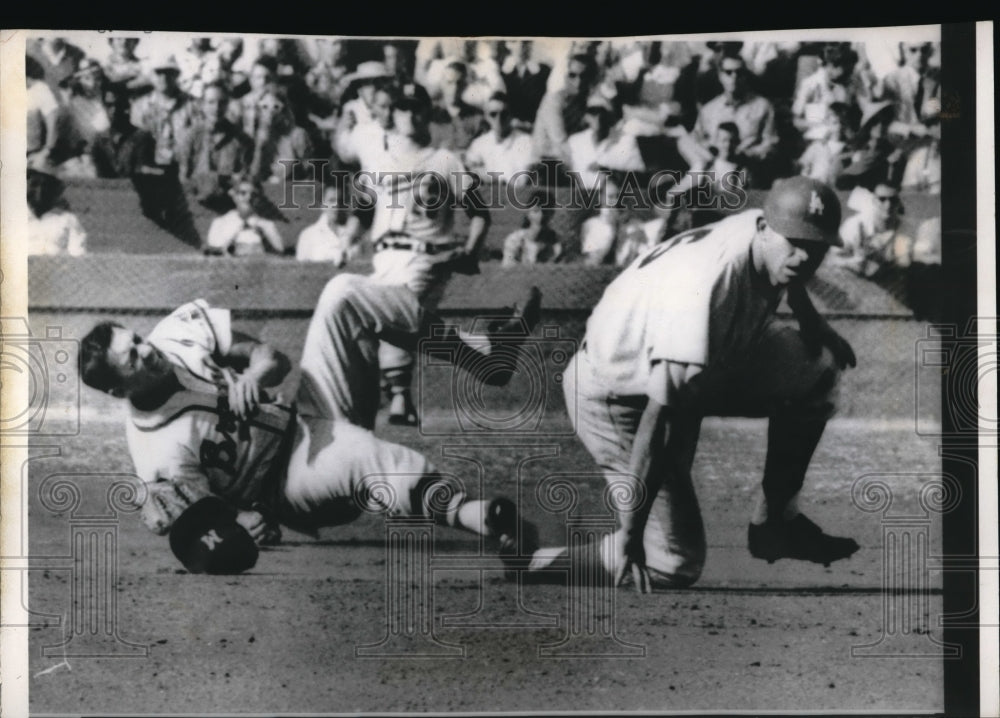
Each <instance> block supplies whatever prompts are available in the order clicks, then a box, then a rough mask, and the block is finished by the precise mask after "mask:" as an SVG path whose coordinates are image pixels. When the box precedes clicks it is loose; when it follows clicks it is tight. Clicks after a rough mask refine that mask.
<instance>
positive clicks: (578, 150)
mask: <svg viewBox="0 0 1000 718" xmlns="http://www.w3.org/2000/svg"><path fill="white" fill-rule="evenodd" d="M584 122H585V123H586V124H587V129H585V130H582V131H581V132H577V133H575V134H572V135H570V136H569V139H567V140H566V146H567V148H568V150H569V168H570V170H572V171H573V172H577V173H579V181H580V183H581V184H582V185H583V186H584V187H586V188H593V187H595V186H596V184H597V182H598V181H599V180H600V175H601V172H602V170H609V169H610V170H620V171H623V172H630V171H631V172H641V171H643V170H644V169H645V167H646V166H645V163H644V162H643V161H642V154H641V153H640V152H639V146H638V144H637V143H636V139H635V136H634V135H631V134H626V133H624V132H621V131H619V130H617V129H616V128H615V127H614V115H613V113H612V110H611V103H610V102H609V101H608V100H606V99H605V98H603V97H601V96H599V95H594V96H593V97H591V99H590V100H588V102H587V108H586V113H585V115H584Z"/></svg>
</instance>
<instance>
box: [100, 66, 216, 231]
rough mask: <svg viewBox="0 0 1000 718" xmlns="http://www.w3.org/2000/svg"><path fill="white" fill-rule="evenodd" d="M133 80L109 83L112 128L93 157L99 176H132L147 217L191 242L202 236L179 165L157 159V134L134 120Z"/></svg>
mask: <svg viewBox="0 0 1000 718" xmlns="http://www.w3.org/2000/svg"><path fill="white" fill-rule="evenodd" d="M129 85H130V83H129V82H118V83H108V84H107V85H106V86H105V87H104V89H103V91H102V93H101V96H102V99H103V102H104V108H105V111H106V112H107V113H108V121H109V123H110V126H109V127H108V129H107V130H106V131H105V132H101V133H99V134H98V135H97V136H95V137H94V142H93V145H92V146H91V149H90V160H91V163H92V164H93V167H94V171H95V173H96V174H97V176H98V177H102V178H116V177H121V178H125V177H127V178H129V179H131V180H132V186H133V187H134V188H135V191H136V194H137V195H138V197H139V206H140V207H141V208H142V213H143V215H144V216H146V217H148V218H149V219H151V220H152V221H154V222H156V223H157V224H158V225H160V226H161V227H163V228H164V229H166V230H167V231H168V232H170V233H171V234H173V235H174V236H176V237H178V238H180V239H181V240H183V241H184V242H186V243H187V244H190V245H192V246H198V245H200V244H201V238H200V237H199V236H198V230H197V228H196V227H195V226H194V219H193V218H192V217H191V213H190V211H189V210H188V206H187V199H186V198H185V196H184V191H183V188H182V187H181V185H180V181H179V178H178V174H177V171H176V168H169V167H166V168H165V167H163V166H160V165H159V164H157V162H156V138H155V137H153V135H152V133H150V132H149V131H148V130H144V129H142V128H139V127H136V126H135V125H133V124H132V119H131V110H132V107H131V105H130V96H131V93H130V90H129Z"/></svg>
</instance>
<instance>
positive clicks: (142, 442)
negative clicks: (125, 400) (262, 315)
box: [126, 299, 291, 508]
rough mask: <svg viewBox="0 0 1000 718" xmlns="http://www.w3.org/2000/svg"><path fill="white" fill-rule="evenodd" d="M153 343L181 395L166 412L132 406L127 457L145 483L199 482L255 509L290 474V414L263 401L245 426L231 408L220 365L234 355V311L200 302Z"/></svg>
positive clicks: (153, 335)
mask: <svg viewBox="0 0 1000 718" xmlns="http://www.w3.org/2000/svg"><path fill="white" fill-rule="evenodd" d="M147 341H148V342H149V343H150V344H152V345H153V346H154V347H156V348H157V349H159V350H160V351H161V352H163V353H164V355H165V356H166V357H167V358H168V359H169V360H170V362H171V363H172V364H173V365H174V367H175V369H174V373H175V375H176V376H177V379H178V380H179V381H180V383H181V386H182V388H181V389H180V390H178V391H177V392H175V393H174V394H173V395H172V396H171V397H170V398H169V399H168V400H167V401H166V402H165V403H164V404H163V405H162V406H160V407H158V408H157V409H154V410H152V411H141V410H139V409H136V408H135V407H134V406H131V405H130V406H129V417H128V421H127V423H126V436H127V438H128V445H129V452H130V453H131V455H132V461H133V463H134V464H135V470H136V474H137V475H138V476H139V478H140V479H141V480H142V481H144V482H147V483H149V482H154V481H157V480H158V479H164V480H184V481H190V482H194V483H196V484H198V485H200V486H202V487H203V488H205V489H207V490H208V491H210V492H211V493H213V494H216V495H218V496H221V497H222V498H224V499H226V500H228V501H231V502H232V503H234V504H236V505H237V506H240V507H246V508H249V507H250V506H251V505H252V504H253V503H254V502H255V501H257V500H259V499H261V498H262V497H264V496H265V495H267V493H268V492H269V491H270V490H271V489H272V487H271V486H270V485H269V480H270V479H271V477H274V476H276V475H277V474H276V472H278V471H280V470H281V469H283V468H284V467H283V466H281V464H280V462H281V461H283V460H284V459H283V456H282V452H281V450H280V448H281V446H282V440H283V438H284V436H285V433H286V430H287V428H288V424H289V421H290V419H291V410H290V408H289V407H286V406H283V405H280V404H277V403H271V402H265V403H262V404H261V405H260V407H259V409H258V410H257V411H256V412H255V413H254V415H253V416H251V417H250V418H249V419H247V420H244V421H241V420H239V419H237V418H236V416H235V414H233V412H232V411H231V410H230V408H229V402H228V398H227V390H226V388H225V387H226V382H225V379H224V377H223V374H224V372H231V371H232V369H230V368H226V367H221V366H220V365H219V362H220V361H221V359H222V357H224V356H225V355H226V354H227V353H228V352H229V351H230V349H231V348H232V343H233V336H232V330H231V326H230V313H229V311H228V310H224V309H216V308H213V307H210V306H209V305H208V304H207V303H206V302H205V301H204V300H200V299H199V300H195V301H193V302H189V303H188V304H185V305H183V306H182V307H179V308H178V309H177V310H175V311H174V312H173V313H172V314H171V315H170V316H168V317H166V318H165V319H164V320H162V321H161V322H160V323H159V324H157V325H156V327H155V328H154V329H153V331H152V332H150V334H149V336H148V337H147Z"/></svg>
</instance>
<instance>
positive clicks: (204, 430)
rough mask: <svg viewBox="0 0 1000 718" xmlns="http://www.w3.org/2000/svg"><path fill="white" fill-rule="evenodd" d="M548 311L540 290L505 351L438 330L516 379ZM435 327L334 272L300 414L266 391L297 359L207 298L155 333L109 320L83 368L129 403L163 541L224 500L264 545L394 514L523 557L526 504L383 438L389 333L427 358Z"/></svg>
mask: <svg viewBox="0 0 1000 718" xmlns="http://www.w3.org/2000/svg"><path fill="white" fill-rule="evenodd" d="M539 310H540V295H539V293H538V291H537V289H533V290H532V293H531V296H530V298H529V299H528V301H527V302H526V303H525V304H524V305H523V309H522V310H515V313H514V315H513V316H512V317H511V318H510V319H509V320H508V321H506V322H501V326H499V327H497V330H498V334H495V335H494V334H492V333H491V337H487V339H492V343H490V344H488V345H486V346H477V347H472V346H470V345H469V344H466V343H465V342H464V341H462V339H461V338H460V336H459V334H458V332H457V331H456V330H454V329H447V330H446V331H445V332H444V333H443V334H442V332H441V330H440V329H438V328H436V329H435V334H434V337H435V342H434V344H435V346H436V351H437V349H440V348H441V346H442V341H444V342H450V343H451V346H452V351H451V355H452V358H453V361H454V363H455V364H456V366H458V367H460V368H461V367H466V368H470V369H471V368H472V367H474V368H475V370H476V371H477V372H485V374H486V375H487V379H486V380H487V381H489V382H490V383H491V384H502V383H504V378H506V380H509V378H510V375H511V373H512V372H513V369H511V368H510V365H511V362H510V352H511V351H517V347H518V346H519V345H520V344H521V343H522V342H523V341H524V339H525V338H526V337H527V334H528V333H529V332H530V330H531V328H532V327H534V325H535V324H536V323H537V322H538V318H539V316H538V315H539ZM436 324H438V322H437V321H435V318H434V317H433V316H431V315H430V314H429V313H428V312H425V311H424V309H423V308H422V307H421V306H420V304H419V302H418V300H417V298H416V294H414V292H412V291H411V290H409V289H408V288H407V287H405V286H403V285H402V284H399V285H388V284H381V283H378V282H376V281H374V280H372V279H371V278H369V277H363V276H359V275H353V274H339V275H337V276H335V277H334V278H333V279H331V280H330V281H329V282H328V283H327V285H326V287H325V288H324V290H323V293H322V294H321V296H320V299H319V302H318V305H317V307H316V310H315V313H314V314H313V318H312V320H311V322H310V325H309V329H308V333H307V336H306V340H305V346H304V348H303V352H302V363H301V368H302V377H301V381H300V384H299V389H298V394H297V401H296V404H297V407H296V406H285V405H283V404H282V403H281V402H280V401H278V400H276V399H274V398H272V397H270V396H269V395H268V393H267V391H266V389H267V388H269V387H274V386H277V385H278V384H279V383H280V382H281V381H282V380H283V378H284V377H285V376H286V374H287V373H288V370H289V362H288V360H287V358H286V357H285V356H284V355H283V354H281V353H280V352H278V351H276V350H274V349H273V348H271V347H269V346H267V345H266V344H262V343H260V342H258V341H256V340H254V339H252V338H250V337H247V336H245V335H242V334H239V333H237V332H234V331H233V330H232V327H231V317H230V313H229V311H228V310H224V309H218V308H212V307H210V306H209V305H208V304H207V303H206V302H205V301H204V300H195V301H193V302H190V303H188V304H185V305H184V306H182V307H180V308H179V309H177V310H175V311H174V312H173V313H172V314H171V315H169V316H168V317H166V318H165V319H163V320H162V321H161V322H160V323H159V324H157V325H156V327H155V328H154V329H153V331H152V332H151V333H150V334H149V336H148V338H147V339H145V340H144V339H142V338H140V337H139V336H138V335H137V334H135V333H133V332H132V331H129V330H127V329H125V328H124V327H122V326H121V325H119V324H116V323H113V322H103V323H101V324H98V325H97V326H96V327H95V328H94V329H93V330H92V331H91V332H90V333H89V334H88V335H87V336H86V337H85V338H84V339H83V342H82V345H81V373H82V378H83V381H84V383H86V384H87V385H88V386H90V387H93V388H96V389H99V390H102V391H105V392H108V393H109V394H111V395H112V396H116V397H120V398H127V399H128V401H129V416H128V419H127V424H126V435H127V438H128V445H129V451H130V453H131V455H132V459H133V462H134V464H135V470H136V474H137V475H138V477H139V479H140V480H141V481H142V482H143V483H144V486H145V489H146V491H145V494H144V496H145V499H144V502H143V504H142V518H143V521H144V523H145V524H146V526H147V527H148V528H150V529H151V530H152V531H154V532H156V533H158V534H164V533H166V532H167V531H169V529H170V527H171V525H172V524H173V523H174V522H175V521H176V519H177V518H178V517H179V516H180V514H181V513H183V512H184V511H185V510H186V508H187V507H188V506H190V505H191V504H193V503H195V502H197V501H199V500H200V499H202V498H204V497H207V496H209V495H214V496H217V497H219V498H221V499H223V500H224V501H226V502H227V503H228V504H230V505H231V506H233V507H235V508H236V509H237V514H236V521H237V522H238V523H239V524H240V525H241V526H243V528H245V529H246V530H247V531H248V532H249V533H250V535H251V536H252V537H253V539H254V540H255V541H257V543H259V544H266V543H274V542H276V541H278V540H279V539H280V529H279V528H278V524H279V523H282V524H285V525H286V526H289V527H291V528H294V529H297V530H301V531H305V532H309V533H315V530H316V529H317V528H318V527H320V526H333V525H338V524H343V523H346V522H349V521H351V520H353V519H355V518H357V517H358V516H360V515H361V514H362V512H363V511H366V510H368V511H373V510H376V511H378V510H381V511H385V512H387V513H389V514H391V515H416V516H426V517H429V518H433V519H434V520H435V521H437V522H438V523H441V524H444V525H448V526H453V527H456V528H461V529H465V530H468V531H471V532H474V533H477V534H480V535H485V536H489V537H492V538H494V539H497V540H498V542H499V545H500V549H501V553H502V554H503V553H509V552H512V551H515V552H516V550H517V546H516V534H517V530H516V527H517V516H516V509H515V507H514V504H513V503H512V502H510V501H509V500H507V499H502V498H498V499H494V500H493V501H491V502H486V501H479V500H471V499H469V498H468V496H467V494H466V492H465V490H464V487H463V486H462V484H461V482H460V481H459V480H458V479H457V478H455V477H452V476H446V475H443V474H441V473H439V472H438V471H437V470H436V469H435V468H434V466H433V465H432V464H431V463H430V461H428V460H427V459H426V458H425V457H424V456H422V455H421V454H419V453H417V452H415V451H413V450H411V449H409V448H407V447H404V446H400V445H398V444H393V443H389V442H387V441H383V440H381V439H378V438H377V437H375V435H374V434H373V433H372V429H373V427H374V424H375V415H376V412H377V408H378V401H377V400H378V395H379V367H378V361H377V357H378V345H379V340H380V339H390V340H392V341H393V342H396V343H397V344H399V345H401V346H403V347H406V348H409V349H414V348H416V346H417V343H418V340H419V338H421V337H422V336H425V335H426V334H427V332H428V330H429V328H430V327H431V326H432V325H436ZM501 346H502V347H503V348H504V351H503V352H500V353H506V355H507V356H506V358H504V360H503V362H502V364H503V366H502V367H500V369H499V370H497V371H494V370H493V369H492V368H491V367H490V363H491V362H490V360H489V355H490V353H491V352H492V351H494V350H497V349H498V347H501ZM436 356H437V354H436ZM480 376H482V375H480Z"/></svg>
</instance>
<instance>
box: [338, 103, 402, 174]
mask: <svg viewBox="0 0 1000 718" xmlns="http://www.w3.org/2000/svg"><path fill="white" fill-rule="evenodd" d="M400 96H401V93H400V92H399V91H398V90H397V89H396V88H395V87H393V86H392V85H387V84H383V85H379V87H378V88H377V89H376V90H375V92H374V94H373V96H372V104H371V108H370V111H371V113H372V118H373V119H374V122H364V123H358V124H355V125H354V126H353V127H352V128H351V129H350V130H349V131H347V132H345V133H343V134H337V135H336V136H335V138H334V150H335V151H336V153H337V156H338V157H339V158H340V160H341V161H342V162H346V163H348V164H351V165H359V166H360V168H361V170H362V171H365V172H378V171H379V170H384V169H385V167H386V166H387V165H388V160H387V153H388V152H389V146H390V144H391V142H392V140H393V132H392V129H393V125H392V110H393V107H394V106H395V104H396V103H397V101H398V99H399V97H400Z"/></svg>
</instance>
